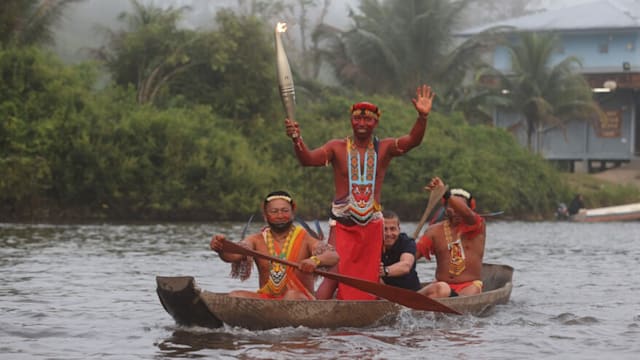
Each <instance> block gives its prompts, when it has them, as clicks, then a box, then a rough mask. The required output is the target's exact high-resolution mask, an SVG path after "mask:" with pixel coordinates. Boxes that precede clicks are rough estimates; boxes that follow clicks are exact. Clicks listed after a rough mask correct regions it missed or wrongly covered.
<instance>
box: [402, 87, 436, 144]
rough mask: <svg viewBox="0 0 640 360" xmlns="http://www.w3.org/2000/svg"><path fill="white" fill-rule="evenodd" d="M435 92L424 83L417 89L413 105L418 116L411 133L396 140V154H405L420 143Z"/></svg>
mask: <svg viewBox="0 0 640 360" xmlns="http://www.w3.org/2000/svg"><path fill="white" fill-rule="evenodd" d="M435 95H436V94H435V93H434V92H432V91H431V87H430V86H427V85H422V86H421V87H418V88H417V89H416V97H415V99H412V100H411V102H413V106H414V107H415V109H416V111H417V112H418V118H417V119H416V122H415V124H414V125H413V127H412V128H411V131H410V132H409V134H407V135H404V136H401V137H399V138H398V139H397V141H396V144H397V146H396V154H403V153H405V152H407V151H409V150H411V149H413V148H414V147H416V146H418V145H420V143H421V142H422V139H423V138H424V133H425V131H426V130H427V117H428V116H429V113H430V112H431V106H432V105H433V98H434V97H435Z"/></svg>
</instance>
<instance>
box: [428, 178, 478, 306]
mask: <svg viewBox="0 0 640 360" xmlns="http://www.w3.org/2000/svg"><path fill="white" fill-rule="evenodd" d="M444 186H445V185H444V183H443V182H442V180H441V179H440V178H438V177H435V178H433V179H432V180H431V182H430V183H429V185H428V186H427V189H428V190H430V191H434V190H435V189H442V188H444ZM443 202H444V207H445V209H446V218H445V220H444V221H441V222H438V223H436V224H433V225H431V226H429V228H428V229H427V230H426V231H425V233H424V235H423V236H422V237H421V238H420V240H419V241H418V244H417V252H416V259H420V258H421V257H423V256H424V257H425V258H427V259H431V257H430V254H434V255H435V256H436V262H437V266H436V280H435V281H434V282H432V283H430V284H429V285H427V286H425V287H424V288H422V289H421V290H420V291H419V292H420V293H421V294H423V295H425V296H428V297H431V298H442V297H453V296H458V295H474V294H479V293H481V292H482V276H481V272H482V258H483V256H484V245H485V237H486V226H485V223H484V219H482V217H480V215H478V214H477V213H475V211H474V210H475V207H476V203H475V199H474V198H473V197H472V196H471V194H470V193H469V192H467V191H465V190H463V189H451V190H448V191H447V192H445V195H444V196H443Z"/></svg>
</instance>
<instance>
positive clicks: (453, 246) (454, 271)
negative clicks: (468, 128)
mask: <svg viewBox="0 0 640 360" xmlns="http://www.w3.org/2000/svg"><path fill="white" fill-rule="evenodd" d="M444 237H445V239H447V247H448V248H449V255H450V256H449V257H450V264H449V274H451V275H453V276H458V275H460V274H462V272H463V271H464V269H465V268H466V263H465V259H466V257H465V255H464V247H463V246H462V239H461V238H460V236H458V239H457V240H456V241H453V239H452V236H451V224H450V223H449V220H445V222H444Z"/></svg>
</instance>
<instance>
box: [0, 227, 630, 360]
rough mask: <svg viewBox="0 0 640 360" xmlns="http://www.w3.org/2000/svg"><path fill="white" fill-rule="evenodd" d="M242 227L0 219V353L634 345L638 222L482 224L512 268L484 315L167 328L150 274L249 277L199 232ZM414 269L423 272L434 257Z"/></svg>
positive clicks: (130, 354) (394, 351) (217, 354)
mask: <svg viewBox="0 0 640 360" xmlns="http://www.w3.org/2000/svg"><path fill="white" fill-rule="evenodd" d="M242 226H243V224H239V223H216V224H145V225H120V224H115V225H114V224H96V225H44V224H43V225H25V224H0V245H1V246H0V274H2V278H3V279H2V280H3V281H2V282H1V284H0V313H1V314H2V315H1V317H0V359H12V360H20V359H175V358H211V359H217V358H221V359H225V358H226V359H233V358H239V359H302V358H308V359H336V358H338V359H352V358H360V359H392V358H406V359H424V358H433V359H440V358H454V359H538V358H545V359H602V358H605V357H607V358H615V359H637V358H638V356H640V355H639V354H640V345H638V340H639V339H640V301H639V300H638V299H639V297H640V285H639V281H638V280H639V279H640V278H639V277H638V275H637V273H636V271H638V266H639V264H640V222H631V223H608V224H575V223H554V222H539V223H527V222H490V223H489V224H488V230H487V231H488V236H487V249H486V254H485V262H492V263H501V264H508V265H511V266H513V267H514V268H515V273H514V289H513V293H512V296H511V301H510V302H509V303H508V304H506V305H500V306H498V307H496V309H495V311H493V312H492V313H491V314H489V315H488V316H486V317H481V318H480V317H473V316H468V315H466V316H453V315H451V316H438V317H436V316H431V315H430V314H429V316H425V317H421V318H420V319H416V318H414V317H412V316H405V317H403V318H402V319H401V321H400V322H399V323H398V324H396V325H394V326H392V327H389V326H386V327H382V326H381V327H372V328H365V329H351V328H345V329H337V330H327V329H307V328H284V329H274V330H268V331H248V330H244V329H239V328H230V327H226V328H222V329H218V330H208V329H203V328H184V327H178V326H176V325H175V323H174V322H173V319H172V318H171V317H170V316H169V315H168V314H167V313H166V312H165V311H164V309H163V308H162V305H161V304H160V302H159V300H158V298H157V295H156V293H155V286H156V285H155V276H156V275H193V276H195V278H196V281H197V282H198V284H199V286H200V287H201V288H204V289H207V290H212V291H228V290H231V289H255V288H256V286H257V285H256V284H257V279H256V278H255V277H252V278H251V279H249V280H247V281H246V282H244V283H242V282H240V281H239V280H235V279H231V278H230V277H229V276H228V272H229V266H228V264H226V263H223V262H221V261H220V260H219V259H218V258H217V256H216V255H215V254H214V253H212V252H211V251H209V250H208V243H209V239H210V236H211V234H213V233H217V232H222V233H226V234H228V235H229V236H231V237H232V238H235V239H238V238H239V236H240V233H241V231H242ZM323 226H325V228H326V224H323ZM402 226H403V230H404V231H406V232H408V233H412V232H413V230H414V228H415V224H414V223H406V224H403V225H402ZM256 229H257V228H254V227H252V228H251V229H250V230H256ZM418 271H419V274H420V276H421V279H422V280H423V281H426V280H428V279H429V278H431V276H432V274H433V264H429V263H425V262H424V260H423V261H421V262H420V263H419V265H418Z"/></svg>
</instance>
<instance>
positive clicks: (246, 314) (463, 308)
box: [156, 264, 513, 330]
mask: <svg viewBox="0 0 640 360" xmlns="http://www.w3.org/2000/svg"><path fill="white" fill-rule="evenodd" d="M482 277H483V282H484V287H485V291H484V292H483V293H482V294H478V295H473V296H462V297H455V298H446V299H438V301H440V302H442V303H443V304H445V305H447V306H450V307H451V308H453V309H456V310H458V311H459V312H461V313H463V314H472V315H481V314H483V313H485V312H486V311H488V310H489V309H492V308H493V307H494V306H495V305H497V304H505V303H507V302H508V301H509V297H510V296H511V289H512V287H513V283H512V280H513V268H512V267H511V266H508V265H500V264H483V268H482ZM156 282H157V286H158V287H157V293H158V297H159V298H160V302H161V303H162V306H163V307H164V309H165V310H166V311H167V312H168V313H169V314H170V315H171V316H172V317H173V318H174V320H175V321H176V323H177V324H178V325H183V326H202V327H207V328H218V327H221V326H223V325H224V324H227V325H229V326H237V327H242V328H246V329H250V330H265V329H271V328H278V327H289V326H291V327H296V326H305V327H309V328H340V327H356V328H358V327H368V326H376V325H390V324H393V323H394V322H395V321H397V317H398V314H399V313H400V311H401V310H402V309H406V308H405V307H403V306H401V305H398V304H396V303H392V302H389V301H386V300H373V301H365V300H363V301H340V300H311V301H304V300H265V299H246V298H237V297H231V296H228V294H227V293H215V292H210V291H206V290H202V289H200V288H199V287H198V286H196V283H195V279H194V278H193V277H192V276H158V277H156ZM413 311H416V312H420V311H417V310H413Z"/></svg>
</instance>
